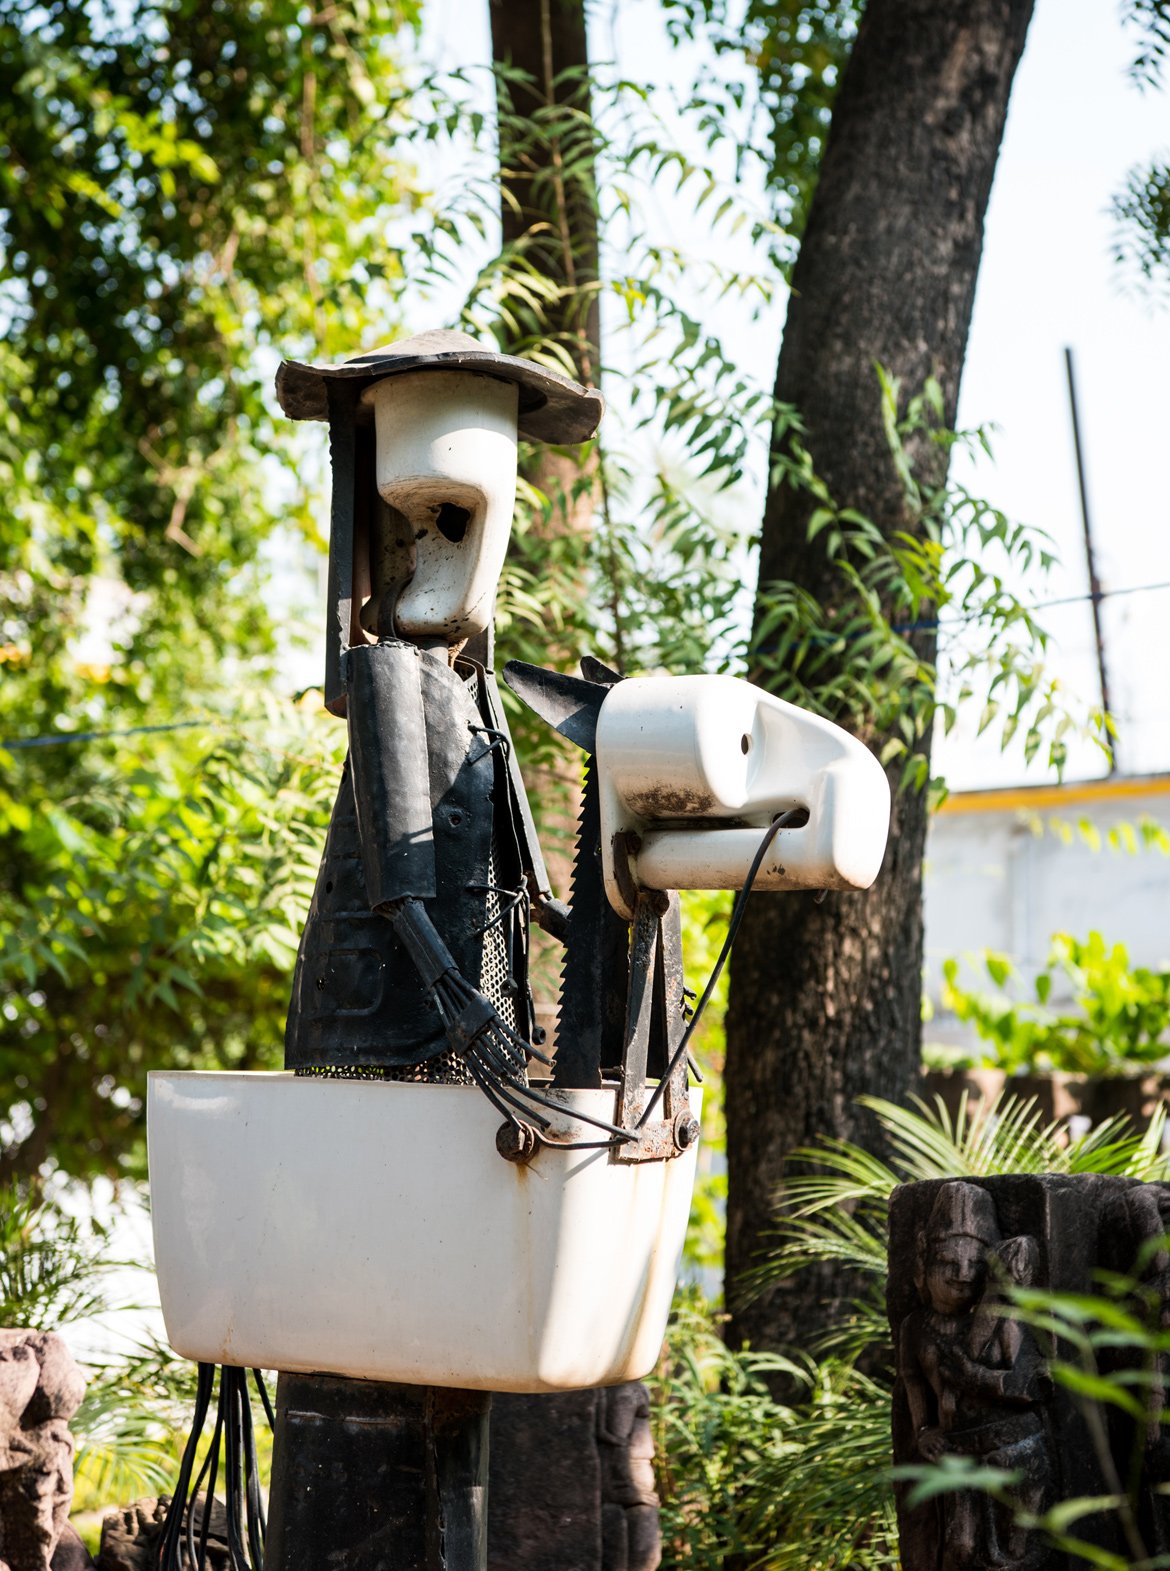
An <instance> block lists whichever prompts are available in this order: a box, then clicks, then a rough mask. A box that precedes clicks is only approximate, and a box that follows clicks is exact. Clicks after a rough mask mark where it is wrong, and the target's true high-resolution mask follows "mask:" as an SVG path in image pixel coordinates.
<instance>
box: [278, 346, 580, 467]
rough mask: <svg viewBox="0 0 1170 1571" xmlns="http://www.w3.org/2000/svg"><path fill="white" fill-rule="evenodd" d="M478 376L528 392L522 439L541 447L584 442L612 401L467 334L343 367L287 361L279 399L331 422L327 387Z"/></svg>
mask: <svg viewBox="0 0 1170 1571" xmlns="http://www.w3.org/2000/svg"><path fill="white" fill-rule="evenodd" d="M431 370H434V371H478V372H480V373H481V374H482V375H484V376H494V377H498V378H499V379H500V380H501V381H504V382H515V383H516V385H517V387H519V389H520V419H519V430H520V435H521V436H523V437H527V438H529V439H530V440H532V441H535V442H555V443H569V442H584V441H586V440H587V439H588V438H589V437H591V436H592V435H593V433H594V431H596V430H597V424H598V421H599V420H600V419H601V416H602V414H603V412H604V410H605V400H604V399H603V398H602V396H601V394H600V393H599V392H597V391H596V389H595V388H592V387H582V386H581V384H580V383H579V382H571V381H570V380H569V378H568V377H567V376H558V374H557V373H556V372H555V371H549V370H547V369H546V368H545V367H544V366H542V365H536V364H535V363H534V362H533V361H531V360H520V359H518V358H516V356H514V355H502V354H499V353H498V352H497V351H496V350H494V349H485V348H484V347H483V345H482V344H479V343H477V342H476V340H475V339H474V338H471V337H469V336H468V335H467V334H466V333H455V332H451V331H449V330H447V329H445V328H440V329H438V330H436V331H434V332H430V333H419V334H418V335H417V336H416V337H414V338H403V339H400V340H399V341H398V343H395V344H387V345H385V346H384V347H383V348H381V349H371V350H369V351H368V352H367V353H366V354H364V355H356V356H355V357H354V358H353V359H352V360H343V361H342V363H341V364H340V365H303V364H301V363H300V362H299V361H296V360H285V361H283V362H282V364H281V367H280V369H279V371H277V373H276V396H277V398H278V399H279V400H280V407H281V408H282V409H283V410H284V412H285V414H286V415H291V417H292V418H293V419H294V420H328V418H329V408H328V400H327V396H326V390H325V384H326V382H327V381H332V380H335V379H345V380H346V381H356V383H357V387H358V388H362V387H368V386H370V385H371V384H372V383H374V382H380V381H381V380H382V379H383V378H384V377H387V376H397V375H399V374H401V373H402V372H403V371H431Z"/></svg>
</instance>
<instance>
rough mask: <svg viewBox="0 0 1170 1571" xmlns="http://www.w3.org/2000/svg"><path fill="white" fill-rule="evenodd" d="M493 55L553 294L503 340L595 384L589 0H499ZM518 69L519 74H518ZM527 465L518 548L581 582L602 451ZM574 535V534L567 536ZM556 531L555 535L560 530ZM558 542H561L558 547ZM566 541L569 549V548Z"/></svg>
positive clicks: (539, 936) (548, 968)
mask: <svg viewBox="0 0 1170 1571" xmlns="http://www.w3.org/2000/svg"><path fill="white" fill-rule="evenodd" d="M489 11H490V16H491V32H492V62H493V65H494V66H495V67H496V69H497V71H501V72H502V73H505V75H504V76H503V79H502V80H501V82H500V83H499V84H498V86H497V98H498V108H499V127H500V130H499V155H500V221H501V226H502V239H503V244H504V246H505V248H509V249H511V251H512V252H513V253H514V259H513V265H515V266H517V267H520V266H527V267H529V268H531V269H532V270H533V272H535V273H536V274H537V275H538V276H539V278H540V279H541V280H542V281H543V283H544V284H551V285H552V286H553V288H554V289H555V291H556V294H555V297H554V298H551V299H547V300H545V301H544V302H543V304H542V305H541V307H540V308H539V310H537V309H534V308H532V307H531V306H527V305H525V304H524V303H523V302H520V301H512V302H510V304H511V307H512V314H513V321H514V322H515V324H516V325H515V327H514V328H513V330H512V331H511V333H510V334H509V335H508V337H507V339H506V341H505V342H504V345H503V347H504V348H505V349H506V350H507V351H508V352H509V353H511V354H521V355H522V354H526V353H529V352H530V351H531V349H532V340H534V339H536V340H541V341H542V342H544V343H545V344H547V343H549V342H550V341H551V342H552V343H554V344H556V345H558V346H559V347H560V348H561V349H562V350H563V351H564V352H565V353H566V354H567V356H568V359H569V362H570V367H571V370H572V373H573V374H575V375H576V377H577V379H578V380H579V381H581V382H584V383H586V384H587V385H589V386H596V384H597V382H598V380H599V376H600V360H599V356H600V338H601V326H600V313H599V310H598V297H597V289H596V285H597V280H598V274H599V267H600V262H599V253H598V225H597V190H596V185H595V180H594V160H593V147H594V141H593V135H594V133H593V129H592V120H591V106H590V91H589V77H588V68H589V51H588V39H587V36H586V24H585V6H584V0H490V5H489ZM513 73H523V78H524V79H523V80H522V79H520V78H519V76H518V75H517V76H514V75H513ZM522 473H523V476H524V478H525V479H526V480H527V481H529V482H530V483H531V484H532V485H533V486H535V488H536V490H537V491H539V492H540V493H541V494H542V495H543V496H544V497H545V498H546V499H547V508H546V513H545V516H544V518H543V520H537V524H536V527H535V529H534V530H533V531H532V532H531V533H530V534H529V535H528V536H527V537H523V536H514V537H513V541H512V546H511V550H512V552H513V559H514V560H516V561H517V562H518V563H519V565H521V566H523V567H525V568H527V569H529V570H530V571H532V572H533V573H535V575H536V576H537V577H538V578H547V577H548V576H549V569H548V563H549V560H550V555H551V556H552V557H553V558H554V559H555V561H556V562H557V564H558V565H557V567H556V569H555V570H554V574H553V576H554V577H555V578H556V580H557V593H558V595H560V596H561V597H563V598H564V599H567V600H570V601H571V600H572V598H573V596H574V593H579V594H580V595H582V596H584V594H585V585H586V580H585V549H586V542H588V540H589V538H590V536H591V535H592V531H593V518H594V513H595V510H596V506H597V492H598V484H597V481H598V474H597V462H596V451H594V452H593V454H592V456H591V457H590V459H589V460H588V461H587V462H586V463H585V464H584V465H583V464H582V462H581V459H580V456H579V454H578V453H577V452H576V451H574V450H573V449H568V450H565V451H558V450H556V449H553V448H548V447H539V448H537V449H536V451H535V452H534V453H533V454H532V456H531V457H530V458H529V459H528V460H527V461H525V463H524V466H523V470H522ZM565 537H572V543H569V542H566V541H565ZM558 541H560V542H561V544H560V545H558V544H556V542H558ZM550 542H552V546H551V551H550ZM566 545H568V549H566ZM556 627H557V618H556V616H555V614H550V615H549V616H548V618H547V631H548V638H547V642H546V645H545V648H544V649H543V651H542V654H541V656H540V657H538V658H541V659H542V663H543V662H545V661H547V662H548V663H550V664H556V665H558V666H570V665H573V664H575V662H576V660H577V659H578V657H579V656H580V655H581V654H582V653H583V651H582V650H580V649H578V648H576V647H573V646H572V644H571V643H569V642H567V641H566V640H565V637H564V634H563V633H560V634H558V632H557V631H556ZM542 742H543V746H544V748H545V750H546V757H547V758H548V762H547V763H545V764H543V765H541V764H537V765H533V764H531V763H530V764H528V765H527V766H526V767H525V776H526V779H527V780H528V786H529V791H530V794H531V795H532V796H533V797H534V798H535V799H536V800H537V801H538V802H539V804H540V822H541V827H542V829H543V830H544V832H545V833H544V852H545V860H546V862H547V864H548V871H549V877H550V880H551V882H552V887H553V892H554V894H556V895H557V896H559V898H560V899H562V900H566V899H568V898H569V889H570V882H571V877H572V866H573V853H574V834H575V827H576V823H577V816H578V812H579V809H580V805H581V800H580V784H581V755H580V753H579V751H578V750H577V749H576V748H575V747H574V746H573V745H572V744H571V743H568V742H564V743H563V742H562V741H561V739H560V738H559V737H552V738H550V737H549V735H548V734H547V732H545V734H544V735H543V737H542ZM561 960H562V954H561V950H560V947H559V945H557V944H555V943H553V942H552V941H550V940H549V939H548V938H547V937H546V936H545V935H544V934H543V933H541V932H537V931H534V932H533V935H532V964H531V975H532V979H533V990H534V993H535V995H536V999H537V1015H538V1018H539V1021H540V1024H541V1025H542V1026H544V1028H545V1029H546V1030H547V1031H548V1033H549V1038H550V1042H549V1045H550V1046H551V1047H552V1048H553V1050H554V1051H555V1045H556V1029H557V1017H556V1010H555V1008H553V1007H552V1006H551V1005H550V1004H549V1003H547V1002H546V1000H547V999H549V998H554V997H555V996H556V991H557V987H558V985H559V977H560V969H561Z"/></svg>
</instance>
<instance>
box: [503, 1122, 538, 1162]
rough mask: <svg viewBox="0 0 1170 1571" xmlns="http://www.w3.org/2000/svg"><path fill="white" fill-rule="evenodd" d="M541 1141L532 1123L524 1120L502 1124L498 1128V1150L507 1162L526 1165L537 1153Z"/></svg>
mask: <svg viewBox="0 0 1170 1571" xmlns="http://www.w3.org/2000/svg"><path fill="white" fill-rule="evenodd" d="M538 1144H539V1141H538V1140H537V1138H536V1130H535V1129H533V1127H532V1125H531V1124H525V1123H523V1122H517V1123H515V1124H514V1123H512V1122H511V1120H509V1121H508V1122H507V1123H504V1124H501V1125H500V1127H499V1128H498V1129H497V1130H496V1150H497V1151H498V1152H499V1153H500V1155H501V1156H502V1157H503V1159H504V1161H505V1162H515V1163H516V1165H517V1166H518V1167H524V1166H525V1165H526V1164H527V1163H529V1162H531V1161H532V1158H533V1157H534V1156H535V1155H536V1148H537V1145H538Z"/></svg>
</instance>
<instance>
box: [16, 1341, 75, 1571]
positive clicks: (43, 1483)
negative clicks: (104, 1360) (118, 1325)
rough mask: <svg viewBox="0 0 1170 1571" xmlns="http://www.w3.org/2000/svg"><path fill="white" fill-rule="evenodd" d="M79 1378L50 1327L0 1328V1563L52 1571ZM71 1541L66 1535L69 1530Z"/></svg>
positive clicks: (63, 1522) (69, 1474)
mask: <svg viewBox="0 0 1170 1571" xmlns="http://www.w3.org/2000/svg"><path fill="white" fill-rule="evenodd" d="M84 1395H85V1378H84V1376H83V1375H82V1373H81V1371H80V1369H78V1367H77V1365H76V1364H75V1363H74V1361H73V1355H72V1354H71V1353H70V1351H69V1349H68V1348H67V1347H66V1346H65V1343H64V1342H63V1341H62V1340H61V1338H60V1337H59V1336H55V1335H54V1334H53V1333H52V1332H50V1331H0V1566H2V1567H5V1568H6V1571H50V1567H51V1565H52V1563H53V1556H54V1552H55V1550H56V1549H57V1546H58V1543H59V1542H60V1541H61V1539H62V1535H63V1534H64V1533H65V1532H66V1529H67V1528H68V1521H69V1507H70V1505H71V1504H72V1501H73V1436H72V1435H71V1434H70V1432H69V1420H70V1418H71V1417H72V1416H73V1414H74V1413H75V1412H76V1410H77V1406H78V1404H79V1403H80V1401H81V1398H82V1397H83V1396H84ZM69 1540H70V1543H71V1542H72V1535H69Z"/></svg>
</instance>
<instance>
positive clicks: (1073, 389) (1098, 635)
mask: <svg viewBox="0 0 1170 1571" xmlns="http://www.w3.org/2000/svg"><path fill="white" fill-rule="evenodd" d="M1064 366H1065V371H1066V372H1067V374H1068V403H1069V409H1070V410H1071V411H1072V429H1073V448H1074V450H1075V452H1076V459H1077V485H1078V486H1079V488H1080V494H1081V523H1082V525H1083V528H1084V532H1085V560H1086V562H1087V563H1088V567H1089V598H1090V600H1091V602H1092V606H1093V636H1094V638H1095V639H1096V643H1097V674H1098V676H1099V678H1100V681H1101V708H1102V709H1103V710H1104V711H1105V713H1106V714H1107V715H1112V712H1113V705H1112V703H1111V702H1110V699H1109V676H1108V673H1107V671H1106V669H1105V635H1104V632H1103V631H1102V628H1101V599H1102V596H1101V581H1100V579H1099V578H1098V577H1097V563H1096V559H1095V558H1094V556H1093V530H1092V525H1091V524H1090V521H1089V490H1088V486H1087V485H1086V483H1085V455H1084V449H1083V447H1082V445H1081V422H1080V417H1079V415H1078V412H1077V384H1076V376H1075V374H1074V372H1073V352H1072V350H1071V348H1069V347H1068V346H1067V345H1066V347H1065V351H1064ZM1109 773H1110V774H1111V775H1112V774H1116V773H1117V742H1116V738H1115V739H1114V742H1113V748H1112V751H1111V754H1110V758H1109Z"/></svg>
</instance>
